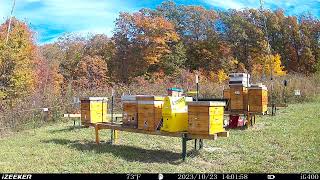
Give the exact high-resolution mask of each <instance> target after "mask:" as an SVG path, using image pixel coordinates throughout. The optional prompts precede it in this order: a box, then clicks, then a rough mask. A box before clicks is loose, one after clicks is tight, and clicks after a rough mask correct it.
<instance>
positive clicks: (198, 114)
mask: <svg viewBox="0 0 320 180" xmlns="http://www.w3.org/2000/svg"><path fill="white" fill-rule="evenodd" d="M225 105H226V103H225V102H224V101H194V102H188V132H189V133H191V134H200V135H212V134H216V133H218V132H224V131H225V129H224V128H223V116H224V107H225Z"/></svg>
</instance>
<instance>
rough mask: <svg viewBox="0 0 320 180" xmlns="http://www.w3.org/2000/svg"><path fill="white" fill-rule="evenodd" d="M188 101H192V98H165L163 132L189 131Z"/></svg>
mask: <svg viewBox="0 0 320 180" xmlns="http://www.w3.org/2000/svg"><path fill="white" fill-rule="evenodd" d="M187 101H192V97H172V96H167V97H165V98H164V104H163V108H162V119H163V124H162V128H161V130H162V131H167V132H180V131H187V130H188V105H187V104H186V102H187Z"/></svg>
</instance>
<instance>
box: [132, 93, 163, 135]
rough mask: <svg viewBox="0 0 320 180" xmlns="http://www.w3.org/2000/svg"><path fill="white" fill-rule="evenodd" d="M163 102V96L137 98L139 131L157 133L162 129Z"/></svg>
mask: <svg viewBox="0 0 320 180" xmlns="http://www.w3.org/2000/svg"><path fill="white" fill-rule="evenodd" d="M163 100H164V98H163V97H161V96H141V95H140V96H137V102H138V129H142V130H147V131H156V130H157V128H158V127H160V121H161V117H162V106H163Z"/></svg>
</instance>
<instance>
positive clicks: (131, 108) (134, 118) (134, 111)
mask: <svg viewBox="0 0 320 180" xmlns="http://www.w3.org/2000/svg"><path fill="white" fill-rule="evenodd" d="M121 101H122V108H123V113H122V124H123V126H127V127H132V128H137V127H138V103H137V96H135V95H127V96H122V97H121Z"/></svg>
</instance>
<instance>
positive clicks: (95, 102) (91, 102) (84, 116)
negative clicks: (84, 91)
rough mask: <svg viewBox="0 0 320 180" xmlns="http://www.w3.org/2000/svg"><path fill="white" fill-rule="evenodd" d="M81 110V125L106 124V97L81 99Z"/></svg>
mask: <svg viewBox="0 0 320 180" xmlns="http://www.w3.org/2000/svg"><path fill="white" fill-rule="evenodd" d="M80 110H81V123H82V124H84V125H85V124H88V123H98V122H108V121H110V118H107V110H108V98H106V97H88V98H82V99H81V104H80Z"/></svg>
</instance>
